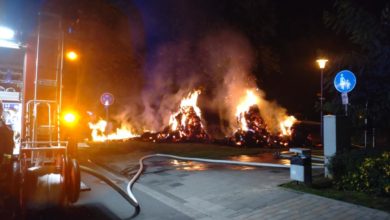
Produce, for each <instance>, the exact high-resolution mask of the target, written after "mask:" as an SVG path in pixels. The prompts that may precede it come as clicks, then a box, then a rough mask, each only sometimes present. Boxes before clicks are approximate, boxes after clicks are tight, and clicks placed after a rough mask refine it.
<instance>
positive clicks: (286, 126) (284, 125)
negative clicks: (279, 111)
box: [280, 115, 297, 136]
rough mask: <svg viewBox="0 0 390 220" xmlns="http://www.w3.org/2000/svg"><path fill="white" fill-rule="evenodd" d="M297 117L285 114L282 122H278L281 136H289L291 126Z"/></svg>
mask: <svg viewBox="0 0 390 220" xmlns="http://www.w3.org/2000/svg"><path fill="white" fill-rule="evenodd" d="M295 122H297V119H296V118H295V117H294V116H292V115H291V116H287V117H286V118H285V119H284V120H283V121H282V122H280V130H281V131H282V133H281V135H282V136H291V128H292V126H293V125H294V123H295Z"/></svg>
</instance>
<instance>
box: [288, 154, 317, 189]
mask: <svg viewBox="0 0 390 220" xmlns="http://www.w3.org/2000/svg"><path fill="white" fill-rule="evenodd" d="M290 152H294V153H296V155H295V156H292V157H291V158H290V164H291V165H290V179H292V180H296V181H299V182H304V183H305V184H311V181H312V179H311V151H310V149H306V148H291V149H290Z"/></svg>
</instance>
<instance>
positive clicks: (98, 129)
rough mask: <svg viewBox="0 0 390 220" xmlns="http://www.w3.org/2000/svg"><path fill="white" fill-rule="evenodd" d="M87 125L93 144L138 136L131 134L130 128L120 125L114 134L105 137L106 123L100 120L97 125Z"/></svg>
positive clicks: (90, 123)
mask: <svg viewBox="0 0 390 220" xmlns="http://www.w3.org/2000/svg"><path fill="white" fill-rule="evenodd" d="M88 125H89V128H90V129H91V130H92V133H91V136H92V141H94V142H105V141H111V140H126V139H129V138H134V137H138V136H139V135H136V134H134V133H132V132H131V128H130V126H126V125H124V124H122V125H121V127H120V128H117V129H116V131H115V132H112V133H109V134H107V135H106V134H105V133H106V128H107V122H106V121H105V120H102V119H100V120H99V121H98V122H97V123H92V122H89V123H88Z"/></svg>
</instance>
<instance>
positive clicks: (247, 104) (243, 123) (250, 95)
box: [235, 90, 297, 136]
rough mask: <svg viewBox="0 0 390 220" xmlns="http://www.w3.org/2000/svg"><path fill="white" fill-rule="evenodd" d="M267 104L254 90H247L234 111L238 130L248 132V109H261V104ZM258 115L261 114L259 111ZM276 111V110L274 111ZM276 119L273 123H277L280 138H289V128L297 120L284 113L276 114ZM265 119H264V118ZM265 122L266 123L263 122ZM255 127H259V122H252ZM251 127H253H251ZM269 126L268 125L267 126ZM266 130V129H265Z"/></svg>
mask: <svg viewBox="0 0 390 220" xmlns="http://www.w3.org/2000/svg"><path fill="white" fill-rule="evenodd" d="M265 102H267V101H266V100H263V99H262V98H261V97H260V96H259V95H258V94H257V93H256V91H255V90H247V91H246V96H245V97H243V98H242V101H241V103H240V104H239V105H238V106H237V109H236V114H235V116H236V118H237V121H238V123H239V128H240V129H241V130H243V131H248V130H249V129H251V128H250V126H249V125H248V121H247V118H246V116H245V115H246V114H248V113H249V112H250V108H251V107H253V106H257V107H259V108H260V107H263V106H264V105H262V103H265ZM259 110H260V113H261V109H259ZM275 111H276V109H275ZM276 116H277V118H276V120H275V123H278V125H277V126H276V127H277V128H278V131H279V133H280V136H291V128H292V126H293V125H294V123H295V122H297V119H296V118H295V117H294V116H288V115H286V114H285V113H281V114H276ZM264 119H265V118H264ZM265 122H267V121H265ZM252 123H254V125H255V126H260V124H259V123H260V122H259V121H252ZM252 126H253V125H252ZM268 126H269V125H268ZM267 130H268V129H267Z"/></svg>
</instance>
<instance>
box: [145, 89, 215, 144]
mask: <svg viewBox="0 0 390 220" xmlns="http://www.w3.org/2000/svg"><path fill="white" fill-rule="evenodd" d="M199 95H200V91H199V90H196V91H194V92H192V93H189V94H188V96H187V97H186V98H184V99H182V100H181V103H180V108H179V110H178V111H177V112H175V113H173V114H172V115H171V116H170V119H169V126H167V127H166V128H165V129H164V130H163V131H161V132H157V133H150V132H146V133H144V134H143V135H142V136H141V139H142V140H145V141H153V142H183V141H190V142H192V141H207V140H209V136H208V134H207V132H206V130H205V128H204V126H203V123H202V118H201V111H200V109H199V107H198V106H197V101H198V96H199Z"/></svg>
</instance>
